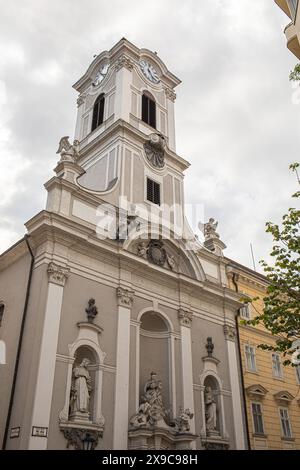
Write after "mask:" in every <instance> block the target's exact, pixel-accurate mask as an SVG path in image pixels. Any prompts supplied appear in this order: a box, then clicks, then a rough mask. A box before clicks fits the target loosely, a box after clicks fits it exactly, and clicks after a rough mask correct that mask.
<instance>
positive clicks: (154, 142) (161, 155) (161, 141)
mask: <svg viewBox="0 0 300 470" xmlns="http://www.w3.org/2000/svg"><path fill="white" fill-rule="evenodd" d="M165 146H166V141H165V138H164V137H163V136H162V135H161V134H150V136H149V140H148V141H147V142H145V143H144V150H145V153H146V157H147V160H148V161H149V162H150V163H151V165H152V166H154V167H155V168H163V167H164V165H165V151H164V149H165Z"/></svg>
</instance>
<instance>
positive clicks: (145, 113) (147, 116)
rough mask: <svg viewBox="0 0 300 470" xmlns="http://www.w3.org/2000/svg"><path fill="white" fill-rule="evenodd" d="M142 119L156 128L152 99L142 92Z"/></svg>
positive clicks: (154, 107)
mask: <svg viewBox="0 0 300 470" xmlns="http://www.w3.org/2000/svg"><path fill="white" fill-rule="evenodd" d="M142 121H144V122H146V124H149V126H151V127H154V128H155V129H156V105H155V101H154V99H153V98H152V97H151V96H150V95H149V94H146V93H144V94H143V96H142Z"/></svg>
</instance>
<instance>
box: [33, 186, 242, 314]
mask: <svg viewBox="0 0 300 470" xmlns="http://www.w3.org/2000/svg"><path fill="white" fill-rule="evenodd" d="M67 184H68V183H67ZM26 226H27V228H28V231H29V233H30V235H31V237H32V239H33V241H34V243H35V246H37V245H38V244H41V243H44V242H45V241H47V240H51V241H54V240H55V241H57V242H59V243H61V244H63V245H65V246H68V245H69V244H70V240H72V242H73V244H74V247H75V246H76V250H78V251H80V252H82V253H83V254H85V255H86V254H88V253H89V254H90V256H93V257H99V259H100V260H101V259H102V260H103V257H104V259H105V260H107V262H108V263H111V264H113V265H118V263H119V262H120V261H121V262H124V263H126V266H127V267H128V269H129V270H132V271H134V270H136V268H137V266H138V267H139V269H143V277H144V278H145V279H148V280H150V281H154V282H159V283H160V284H161V285H165V286H166V287H170V288H173V289H174V288H175V289H176V285H178V281H180V282H181V288H182V289H184V286H186V287H187V288H189V289H192V291H193V295H194V296H195V297H199V298H201V299H202V300H206V299H207V300H208V301H210V302H213V303H214V304H216V305H219V306H220V305H222V306H225V307H227V308H229V309H231V310H237V309H238V308H239V307H240V305H241V303H240V302H239V298H240V294H237V293H235V292H234V291H233V290H232V289H229V288H224V287H222V286H221V285H219V284H215V283H211V282H210V281H200V280H197V279H194V278H190V277H188V276H187V275H185V274H181V273H174V272H173V271H171V270H168V269H164V268H161V267H159V266H156V265H151V266H149V265H148V263H145V261H144V260H143V259H142V258H140V257H138V256H137V255H136V254H133V253H131V252H128V251H126V250H123V249H122V247H120V245H119V244H117V242H116V241H114V240H100V239H99V238H97V236H96V233H95V228H94V226H92V224H88V223H86V222H84V221H83V222H82V223H81V222H80V221H78V220H74V219H71V218H69V217H66V216H63V215H61V214H57V213H54V212H49V211H42V212H40V213H39V214H37V215H36V216H35V217H33V218H32V219H30V221H28V222H27V223H26Z"/></svg>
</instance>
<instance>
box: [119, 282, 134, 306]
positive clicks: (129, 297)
mask: <svg viewBox="0 0 300 470" xmlns="http://www.w3.org/2000/svg"><path fill="white" fill-rule="evenodd" d="M133 296H134V291H133V290H131V289H124V288H123V287H118V288H117V297H118V305H120V306H122V307H127V308H131V307H132V302H133Z"/></svg>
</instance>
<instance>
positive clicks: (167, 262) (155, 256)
mask: <svg viewBox="0 0 300 470" xmlns="http://www.w3.org/2000/svg"><path fill="white" fill-rule="evenodd" d="M123 248H124V249H125V250H127V251H130V252H131V253H134V254H135V255H137V256H138V257H140V258H142V259H143V260H145V261H147V262H148V263H149V264H152V265H154V266H155V265H156V266H160V267H163V268H166V269H169V270H171V271H173V272H176V273H181V274H185V275H186V276H188V277H191V278H193V279H196V280H199V281H204V280H205V273H204V271H203V268H202V266H201V264H200V261H199V258H198V257H197V256H196V254H195V253H194V252H193V251H189V250H186V249H185V246H184V242H183V241H182V240H174V239H154V238H152V239H149V238H143V236H141V235H140V236H139V237H137V238H136V239H134V240H132V239H131V240H127V241H125V243H124V245H123Z"/></svg>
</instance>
